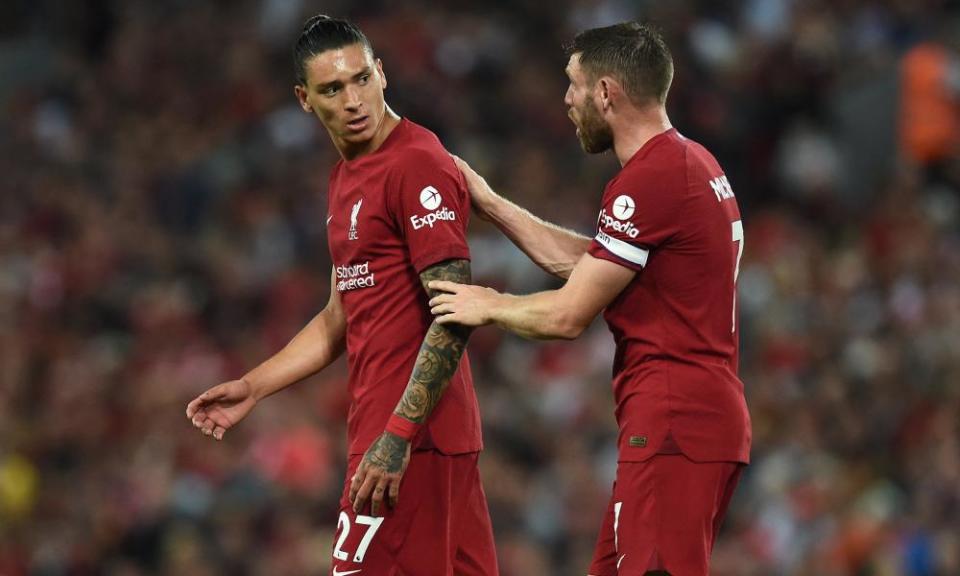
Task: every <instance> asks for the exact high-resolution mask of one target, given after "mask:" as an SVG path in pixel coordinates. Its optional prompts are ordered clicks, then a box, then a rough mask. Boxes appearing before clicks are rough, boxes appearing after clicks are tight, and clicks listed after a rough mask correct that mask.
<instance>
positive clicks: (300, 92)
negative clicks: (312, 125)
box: [293, 84, 313, 114]
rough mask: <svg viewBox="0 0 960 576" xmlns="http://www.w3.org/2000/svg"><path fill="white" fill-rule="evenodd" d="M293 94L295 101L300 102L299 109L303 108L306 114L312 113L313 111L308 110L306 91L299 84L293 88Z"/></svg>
mask: <svg viewBox="0 0 960 576" xmlns="http://www.w3.org/2000/svg"><path fill="white" fill-rule="evenodd" d="M293 93H294V94H296V95H297V100H298V101H299V102H300V107H301V108H303V111H304V112H307V113H308V114H312V113H313V109H312V108H310V103H309V102H307V89H306V88H304V87H303V85H301V84H297V85H295V86H294V87H293Z"/></svg>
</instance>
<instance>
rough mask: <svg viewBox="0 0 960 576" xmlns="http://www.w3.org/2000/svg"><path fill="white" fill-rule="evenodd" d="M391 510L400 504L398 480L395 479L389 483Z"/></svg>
mask: <svg viewBox="0 0 960 576" xmlns="http://www.w3.org/2000/svg"><path fill="white" fill-rule="evenodd" d="M388 502H389V503H390V507H391V508H396V507H397V504H399V503H400V479H399V478H397V479H396V480H394V481H393V482H391V483H390V489H389V500H388Z"/></svg>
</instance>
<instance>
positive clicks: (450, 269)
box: [350, 260, 472, 516]
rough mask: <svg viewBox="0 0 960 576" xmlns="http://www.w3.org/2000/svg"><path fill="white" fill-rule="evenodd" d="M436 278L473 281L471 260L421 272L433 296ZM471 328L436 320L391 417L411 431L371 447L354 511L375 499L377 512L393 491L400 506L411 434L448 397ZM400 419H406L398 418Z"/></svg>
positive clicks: (354, 488) (354, 485) (390, 434)
mask: <svg viewBox="0 0 960 576" xmlns="http://www.w3.org/2000/svg"><path fill="white" fill-rule="evenodd" d="M435 280H445V281H450V282H458V283H462V282H469V281H470V262H469V261H468V260H447V261H445V262H441V263H439V264H435V265H433V266H430V267H429V268H427V269H425V270H424V271H423V272H421V273H420V281H421V282H422V283H423V287H424V289H425V290H427V294H429V296H430V297H433V296H435V295H437V294H438V292H436V291H434V290H430V289H429V288H428V287H427V285H428V284H429V283H430V282H431V281H435ZM471 330H472V328H468V327H465V326H459V325H455V324H454V325H449V326H444V325H442V324H440V323H439V322H437V321H436V320H434V322H433V323H432V324H430V328H429V329H427V334H426V336H424V338H423V344H421V346H420V352H419V353H418V354H417V361H416V363H415V364H414V366H413V372H412V373H411V374H410V380H409V381H408V382H407V388H406V390H404V393H403V396H402V397H401V398H400V402H399V403H398V404H397V407H396V409H395V410H394V412H393V414H394V416H393V418H391V422H399V424H400V425H401V427H403V428H405V429H406V430H407V433H406V434H398V433H395V431H391V430H390V429H389V427H388V430H387V431H384V433H383V434H381V435H380V437H379V438H377V439H376V440H375V441H374V442H373V444H371V445H370V448H368V449H367V452H366V454H364V456H363V461H362V462H361V463H360V466H359V467H358V468H357V473H356V474H355V475H354V477H353V480H352V481H351V483H350V500H351V502H353V509H354V511H357V512H358V511H360V510H361V509H362V508H363V506H364V504H365V503H366V501H367V499H370V501H371V514H372V515H374V516H376V515H377V512H378V510H379V509H380V505H381V504H382V502H383V499H384V495H385V493H386V494H388V495H389V502H390V504H391V505H392V506H395V505H396V502H397V496H398V494H399V490H400V479H401V478H402V476H403V472H404V470H405V469H406V466H407V462H408V461H409V457H410V437H411V436H412V435H413V432H414V431H415V430H416V428H417V427H419V426H420V425H422V424H423V423H424V422H426V420H427V418H428V417H429V416H430V413H431V412H433V409H434V407H436V405H437V403H438V402H440V398H442V397H443V393H444V392H445V391H446V389H447V387H448V386H449V384H450V379H451V378H452V377H453V375H454V373H455V372H456V371H457V367H458V366H459V364H460V357H461V356H463V351H464V349H465V348H466V345H467V339H468V338H469V336H470V332H471ZM398 418H399V419H401V420H399V421H398V420H397V419H398Z"/></svg>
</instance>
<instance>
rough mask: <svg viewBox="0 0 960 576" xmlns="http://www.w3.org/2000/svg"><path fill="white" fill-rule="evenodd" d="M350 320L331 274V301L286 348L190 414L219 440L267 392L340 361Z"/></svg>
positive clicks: (199, 401)
mask: <svg viewBox="0 0 960 576" xmlns="http://www.w3.org/2000/svg"><path fill="white" fill-rule="evenodd" d="M346 331H347V320H346V316H345V314H344V310H343V306H342V304H341V302H340V293H339V292H337V287H336V275H335V273H334V272H333V271H332V270H331V272H330V299H329V300H328V302H327V306H326V307H325V308H324V309H323V310H322V311H321V312H320V313H319V314H317V315H316V316H315V317H314V318H313V319H312V320H311V321H310V322H309V323H308V324H307V325H306V326H304V327H303V329H302V330H300V332H299V333H298V334H297V335H296V336H294V337H293V339H292V340H290V342H289V343H288V344H287V345H286V346H284V347H283V349H282V350H280V351H279V352H277V353H276V354H274V355H273V356H271V357H270V358H268V359H267V360H265V361H264V362H263V363H261V364H260V365H259V366H257V367H256V368H254V369H253V370H251V371H250V372H248V373H247V374H246V375H244V376H243V377H242V378H240V379H239V380H231V381H229V382H224V383H223V384H218V385H217V386H214V387H212V388H210V389H209V390H207V391H206V392H204V393H203V394H201V395H199V396H197V397H196V398H194V399H193V400H192V401H191V402H190V403H189V404H188V405H187V418H189V419H190V420H191V422H193V425H194V426H195V427H197V428H199V429H200V431H201V432H203V433H204V434H205V435H207V436H213V437H214V438H216V439H217V440H221V439H223V435H224V434H225V433H226V431H227V430H229V429H230V428H231V427H233V426H235V425H236V424H237V423H238V422H240V420H243V418H245V417H246V416H247V414H249V413H250V411H251V410H253V407H254V406H256V404H257V403H258V402H259V401H260V400H263V399H264V398H266V397H267V396H269V395H271V394H274V393H275V392H278V391H279V390H282V389H283V388H286V387H287V386H290V385H291V384H293V383H295V382H299V381H300V380H303V379H304V378H306V377H308V376H311V375H313V374H316V373H317V372H319V371H320V370H323V369H324V368H326V367H327V366H328V365H329V364H330V363H331V362H333V361H334V360H336V359H337V358H338V357H339V356H340V355H341V354H343V350H344V348H345V346H346V344H345V342H346Z"/></svg>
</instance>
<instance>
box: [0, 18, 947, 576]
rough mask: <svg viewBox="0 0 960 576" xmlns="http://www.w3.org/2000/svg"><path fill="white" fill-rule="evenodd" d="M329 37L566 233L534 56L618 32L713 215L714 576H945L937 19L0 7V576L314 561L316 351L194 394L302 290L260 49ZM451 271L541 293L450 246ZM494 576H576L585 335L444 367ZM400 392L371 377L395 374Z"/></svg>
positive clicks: (313, 140) (256, 353)
mask: <svg viewBox="0 0 960 576" xmlns="http://www.w3.org/2000/svg"><path fill="white" fill-rule="evenodd" d="M318 12H324V13H329V14H333V15H342V16H348V17H351V18H353V19H355V20H356V21H357V22H358V23H359V24H360V25H361V27H362V28H363V29H364V30H365V32H366V33H367V35H368V36H369V37H370V39H371V41H372V42H373V44H374V47H375V49H376V51H377V54H378V56H380V57H381V58H382V59H383V62H384V69H385V71H386V74H387V77H388V79H389V87H388V91H387V99H388V102H389V103H390V104H391V105H392V107H393V108H394V109H395V110H396V111H397V112H399V113H400V114H401V115H404V116H409V117H410V118H412V119H413V120H415V121H417V122H419V123H421V124H424V125H426V126H427V127H429V128H431V129H432V130H434V131H435V132H437V133H438V135H440V137H441V138H442V140H443V141H444V143H445V144H446V145H447V147H448V148H449V149H450V150H452V151H454V152H456V153H457V154H459V155H461V156H463V157H464V158H466V159H467V160H468V161H470V162H471V163H472V164H473V165H474V166H475V167H476V168H477V169H478V170H479V171H480V172H481V173H483V174H484V175H486V176H487V177H488V179H489V180H490V181H491V182H492V183H493V184H494V186H495V187H496V188H497V189H498V190H499V191H500V192H501V193H503V194H504V195H506V196H508V197H510V198H512V199H514V200H515V201H517V202H518V203H520V204H522V205H524V206H526V207H529V208H531V209H532V210H533V211H534V212H535V213H537V214H539V215H541V216H544V217H546V218H548V219H551V220H555V221H557V222H560V223H563V224H565V225H567V226H570V227H573V228H576V229H578V230H581V231H583V232H585V233H588V234H590V233H591V231H592V229H593V226H594V225H595V221H596V214H597V206H598V201H599V198H600V194H601V191H602V188H603V185H604V184H605V182H606V180H607V179H608V178H610V177H611V176H612V175H613V174H614V173H615V172H616V171H617V169H618V165H617V163H616V160H615V158H614V157H613V156H612V155H609V154H608V155H603V156H595V157H587V156H586V155H584V154H583V153H582V152H581V151H580V148H579V145H578V143H577V140H576V137H575V135H574V130H573V127H572V126H571V124H570V123H569V121H568V120H567V118H566V116H565V109H564V106H563V103H562V99H563V95H564V91H565V89H566V79H565V76H564V73H563V67H564V64H565V60H566V59H565V57H564V55H563V51H562V49H561V46H562V44H563V43H564V42H566V41H569V40H570V39H571V38H572V37H573V35H574V34H575V32H576V31H578V30H581V29H583V28H587V27H593V26H598V25H605V24H610V23H614V22H616V21H620V20H625V19H631V18H636V17H642V18H644V19H648V20H652V21H653V22H655V23H656V24H657V25H659V26H660V27H661V28H662V30H663V31H664V33H665V35H666V38H667V40H668V43H669V45H670V46H671V48H672V50H673V53H674V58H675V61H676V78H675V81H674V86H673V90H672V93H671V96H670V103H669V111H670V114H671V117H672V120H673V122H674V124H675V125H676V126H677V127H678V128H679V130H680V131H681V132H682V133H683V134H684V135H686V136H688V137H690V138H693V139H696V140H699V141H700V142H702V143H703V144H705V145H706V146H707V147H708V148H709V149H710V150H712V151H713V153H714V154H715V155H716V156H717V157H718V159H719V160H720V162H721V164H722V165H723V166H724V167H725V169H726V172H727V175H728V177H729V180H730V182H731V183H732V185H733V189H734V191H735V192H736V194H737V198H738V199H739V202H740V206H741V210H742V212H743V216H744V222H745V226H746V251H745V253H744V260H743V264H742V267H741V274H740V311H741V340H742V348H741V350H742V362H741V377H742V379H743V380H744V382H745V383H746V392H747V397H748V402H749V406H750V410H751V413H752V417H753V425H754V446H753V464H752V465H751V466H750V467H749V469H748V471H747V473H746V475H745V476H744V478H743V481H742V483H741V485H740V488H739V491H738V493H737V496H736V499H735V501H734V503H733V505H732V509H731V511H730V513H729V516H728V518H727V521H726V524H725V527H724V531H723V534H722V537H721V539H720V541H719V542H718V544H717V547H716V550H715V551H714V570H713V574H715V575H723V576H753V575H761V576H767V575H784V576H788V575H819V576H824V575H827V576H829V575H838V576H840V575H850V576H854V575H856V576H866V575H883V576H886V575H901V574H902V575H909V576H946V575H958V574H960V351H958V350H960V235H958V232H960V227H958V215H960V212H958V210H960V204H958V198H960V196H958V195H960V136H958V134H960V11H958V6H957V3H950V2H945V1H940V0H830V1H827V0H820V1H816V0H810V1H807V0H745V1H742V2H735V1H710V0H700V1H694V0H670V1H669V2H668V1H657V2H655V1H652V0H649V1H640V0H637V1H627V0H552V1H550V2H545V1H542V0H512V1H510V2H506V1H503V0H499V1H494V0H488V1H485V2H479V1H477V2H468V1H466V0H459V1H451V2H443V3H440V2H436V3H428V2H425V1H422V0H403V1H402V2H401V1H399V0H397V1H384V0H381V1H376V0H375V1H368V2H364V3H362V5H360V3H355V2H348V1H343V0H340V1H330V2H314V1H310V0H237V1H229V2H228V1H226V0H221V1H204V2H201V1H187V0H180V1H174V0H164V1H146V0H126V1H121V0H115V1H110V0H99V1H97V0H87V1H77V2H67V1H59V2H58V1H54V0H32V1H24V0H5V1H4V2H3V3H2V5H0V328H2V329H0V575H2V576H23V575H31V576H33V575H37V576H48V575H49V576H60V575H64V576H67V575H69V576H74V575H77V576H79V575H87V574H106V575H112V576H139V575H152V574H158V575H177V576H189V575H216V574H235V575H241V576H243V575H251V576H252V575H274V576H287V575H290V576H296V575H306V574H324V573H325V570H326V569H327V567H328V566H329V562H330V553H331V542H332V535H333V530H334V529H335V528H336V510H337V499H338V497H339V494H340V491H341V487H342V482H343V474H344V462H345V456H344V450H345V447H344V444H345V434H344V421H345V414H346V407H347V402H348V399H347V397H346V386H345V382H346V380H345V379H346V373H345V369H344V367H343V364H342V363H338V364H337V365H336V366H334V367H332V368H330V369H329V370H327V371H326V372H324V373H323V374H321V375H319V376H318V377H315V378H312V379H311V380H309V381H306V382H303V383H301V384H299V385H297V386H296V387H293V388H291V389H288V390H286V391H285V392H283V393H281V394H279V395H276V396H274V397H272V398H270V399H269V400H268V401H266V402H264V403H262V404H261V405H260V406H259V407H258V408H257V410H255V411H254V413H253V414H252V416H251V417H250V418H249V419H248V420H247V421H245V422H244V423H243V424H242V425H241V426H239V427H238V428H236V429H234V430H232V431H231V432H230V433H229V434H227V436H226V439H225V441H223V442H220V443H216V442H214V441H212V440H210V439H208V438H206V437H203V436H202V435H201V434H199V433H198V432H197V431H195V430H194V429H193V428H192V427H191V426H190V423H189V422H188V421H187V420H186V418H185V417H184V407H185V404H186V402H187V401H188V400H189V399H190V398H192V397H193V396H194V395H195V394H197V393H198V392H200V391H201V390H203V389H205V388H207V387H209V386H211V385H213V384H216V383H218V382H221V381H223V380H227V379H232V378H235V377H238V376H240V375H242V374H243V373H244V372H245V371H246V370H247V369H249V368H251V367H253V366H254V365H255V364H256V363H258V362H260V361H261V360H263V359H265V358H266V357H267V356H269V355H270V354H272V353H273V352H274V351H276V350H277V349H279V348H280V347H281V346H282V345H283V344H284V343H285V342H286V341H287V340H288V339H289V338H290V337H291V336H292V335H293V334H294V333H295V332H296V331H297V330H298V329H299V328H300V327H301V326H302V325H303V324H304V323H306V321H307V320H308V319H309V318H311V317H312V316H313V315H314V314H315V313H316V312H317V311H319V310H320V309H321V308H322V307H323V305H324V304H325V303H326V301H327V296H328V289H329V282H328V278H329V268H330V259H329V255H328V251H327V248H326V241H325V238H326V236H325V234H326V233H325V228H324V226H325V225H324V215H325V214H326V211H325V205H326V185H327V175H328V173H329V169H330V168H331V167H332V165H333V163H334V162H335V161H336V159H337V156H336V153H335V151H334V149H333V147H332V145H331V144H330V143H329V141H328V138H327V135H326V133H325V132H324V131H323V130H322V127H321V126H320V125H319V123H318V122H317V121H316V120H315V119H313V118H311V117H310V116H307V115H305V114H304V113H302V111H301V110H300V109H299V108H298V107H297V104H296V101H295V99H294V95H293V89H292V86H293V83H294V76H293V67H292V62H291V56H290V48H291V46H292V44H293V42H294V41H295V39H296V37H297V35H298V34H299V30H300V26H301V24H302V22H303V20H304V19H305V18H306V17H308V16H310V15H312V14H315V13H318ZM471 244H472V247H473V256H474V273H475V277H476V279H477V280H479V281H481V282H483V283H486V284H489V285H493V286H496V287H498V288H500V289H506V290H510V291H514V292H526V291H531V290H536V289H543V288H546V287H551V286H555V283H554V282H553V281H552V280H551V279H550V278H548V277H547V276H546V275H545V274H543V273H542V272H540V271H539V270H537V269H535V268H533V267H532V266H531V265H530V264H528V263H527V262H526V261H525V259H524V258H523V257H522V255H521V254H520V253H519V252H517V251H516V250H515V249H513V248H512V247H511V245H510V244H509V242H507V241H505V240H504V239H503V238H501V237H500V236H499V235H498V234H497V233H496V231H495V230H493V229H491V228H489V227H488V226H486V225H484V223H482V222H479V221H477V220H476V219H475V221H474V222H472V223H471ZM470 352H471V355H472V360H473V369H474V373H475V375H476V388H477V392H478V394H479V397H480V401H481V406H482V411H483V417H484V422H485V440H486V446H487V449H486V451H485V453H484V455H483V457H482V459H481V466H482V470H483V473H484V478H485V487H486V491H487V496H488V498H489V504H490V508H491V513H492V516H493V520H494V525H495V532H496V536H497V541H498V550H499V554H500V560H501V565H502V571H503V574H504V576H519V575H523V576H538V575H579V576H582V575H583V574H584V573H585V572H586V568H587V566H588V563H589V559H590V555H591V552H592V549H593V545H594V539H595V536H596V531H597V528H598V526H599V524H600V520H601V516H602V514H603V513H604V511H605V509H606V502H607V498H608V495H609V491H610V483H611V481H612V478H613V474H614V469H615V462H616V455H615V451H614V439H615V424H614V420H613V414H612V410H613V401H612V399H611V391H610V383H609V371H610V366H611V364H612V357H613V341H612V338H611V336H610V335H609V333H608V332H607V330H606V328H605V327H604V326H603V325H602V323H597V324H596V325H595V326H593V328H592V329H591V330H590V332H589V333H588V334H586V335H585V336H583V337H581V338H580V339H579V340H578V341H576V342H571V343H546V344H539V343H529V342H525V341H521V340H519V339H515V338H512V337H505V336H504V335H503V334H501V333H499V332H498V331H496V330H493V329H485V330H481V331H478V332H477V333H475V335H474V337H473V340H472V341H471V344H470ZM406 376H407V375H406V374H398V377H402V378H406Z"/></svg>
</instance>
